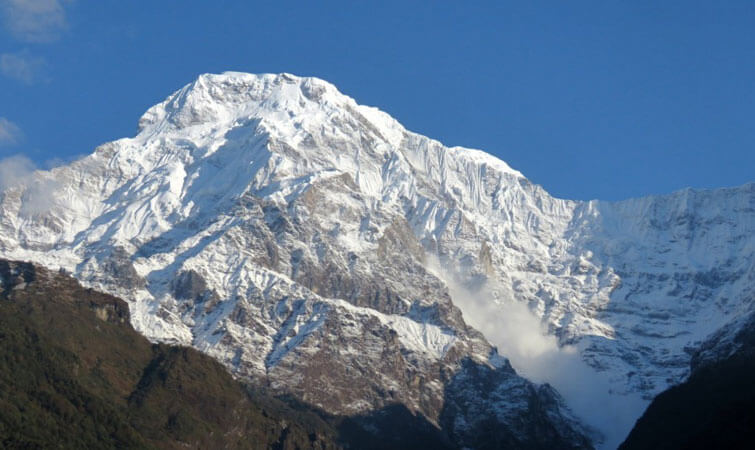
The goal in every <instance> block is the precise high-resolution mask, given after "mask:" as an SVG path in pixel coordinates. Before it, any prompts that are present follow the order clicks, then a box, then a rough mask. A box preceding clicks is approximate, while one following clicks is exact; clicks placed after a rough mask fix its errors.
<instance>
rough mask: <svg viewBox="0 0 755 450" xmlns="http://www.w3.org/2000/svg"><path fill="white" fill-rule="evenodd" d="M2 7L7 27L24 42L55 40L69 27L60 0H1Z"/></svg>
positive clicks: (0, 5)
mask: <svg viewBox="0 0 755 450" xmlns="http://www.w3.org/2000/svg"><path fill="white" fill-rule="evenodd" d="M0 9H1V10H2V14H3V23H4V25H5V27H6V29H7V30H8V31H9V32H10V34H11V35H12V36H13V37H15V38H16V39H18V40H20V41H23V42H33V43H49V42H54V41H57V40H58V39H60V37H61V35H62V34H63V32H64V31H65V30H66V29H67V28H68V21H67V20H66V12H65V9H64V8H63V4H62V3H61V2H60V1H59V0H0Z"/></svg>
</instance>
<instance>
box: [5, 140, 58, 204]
mask: <svg viewBox="0 0 755 450" xmlns="http://www.w3.org/2000/svg"><path fill="white" fill-rule="evenodd" d="M58 187H59V185H58V183H56V182H55V181H54V180H52V179H50V178H47V177H44V176H40V172H38V171H37V167H36V165H35V164H34V162H33V161H32V160H30V159H29V158H27V157H26V156H23V155H15V156H10V157H8V158H5V159H2V160H0V194H2V193H3V192H5V191H6V190H9V189H12V190H16V189H17V191H16V192H17V193H18V195H20V199H21V208H20V209H19V215H21V216H22V217H31V216H35V215H38V214H44V213H46V212H47V211H49V210H50V208H51V207H52V206H53V204H54V193H55V191H56V190H57V189H58Z"/></svg>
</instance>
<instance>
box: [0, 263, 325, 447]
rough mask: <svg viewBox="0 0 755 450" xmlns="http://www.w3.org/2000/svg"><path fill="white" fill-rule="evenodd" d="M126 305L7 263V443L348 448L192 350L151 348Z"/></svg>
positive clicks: (1, 307)
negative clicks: (133, 324)
mask: <svg viewBox="0 0 755 450" xmlns="http://www.w3.org/2000/svg"><path fill="white" fill-rule="evenodd" d="M128 319H129V315H128V307H127V305H126V303H125V302H123V301H122V300H120V299H117V298H115V297H111V296H109V295H105V294H101V293H98V292H96V291H92V290H89V289H84V288H82V287H81V286H80V285H79V284H78V283H77V282H76V281H75V280H73V279H71V278H70V277H68V276H65V275H62V274H59V273H52V272H49V271H47V270H45V269H43V268H40V267H36V266H34V265H32V264H28V263H16V262H12V261H5V260H0V392H1V393H2V395H0V446H2V447H3V448H52V447H55V448H221V447H222V448H271V449H272V448H281V449H282V448H320V449H326V448H340V446H339V445H338V444H337V443H336V440H337V438H338V436H337V432H336V431H335V430H334V429H333V428H332V427H331V426H330V425H328V424H327V423H326V422H324V421H323V420H322V419H320V418H319V416H317V415H316V414H314V413H312V412H309V413H307V412H304V411H294V410H293V409H291V408H288V407H286V406H284V405H283V404H282V403H281V402H279V401H277V400H275V399H273V398H269V397H266V396H265V395H264V394H259V393H256V394H254V395H253V396H250V395H249V394H248V393H247V391H246V390H245V388H244V387H243V386H241V385H240V384H239V383H238V382H236V381H235V380H234V379H233V378H232V377H231V376H230V374H229V373H228V372H227V371H226V370H225V368H224V367H223V366H221V365H220V364H218V363H217V362H216V361H214V360H212V358H209V357H207V356H205V355H202V354H201V353H199V352H197V351H196V350H193V349H190V348H185V347H169V346H166V345H162V344H160V345H151V344H150V343H149V342H148V341H147V340H146V339H145V338H144V337H143V336H141V335H139V334H138V333H136V332H135V331H134V330H133V328H131V326H130V325H129V323H128Z"/></svg>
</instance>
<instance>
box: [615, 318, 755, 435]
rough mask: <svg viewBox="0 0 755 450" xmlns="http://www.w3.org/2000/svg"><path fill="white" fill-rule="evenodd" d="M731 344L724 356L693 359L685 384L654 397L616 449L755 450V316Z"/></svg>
mask: <svg viewBox="0 0 755 450" xmlns="http://www.w3.org/2000/svg"><path fill="white" fill-rule="evenodd" d="M733 341H734V342H733V344H734V345H736V346H738V348H737V349H736V350H735V351H734V352H733V354H730V355H729V356H727V357H723V358H717V359H714V360H712V361H701V360H700V353H698V354H697V355H695V357H693V364H692V368H693V370H692V374H691V375H690V377H689V379H687V381H685V382H684V383H682V384H680V385H677V386H674V387H672V388H670V389H668V390H666V391H664V392H662V393H661V394H660V395H658V396H657V397H656V398H655V399H654V400H653V402H652V403H651V404H650V406H649V407H648V409H647V410H646V411H645V413H644V414H643V415H642V417H640V419H639V420H638V421H637V424H636V425H635V427H634V428H633V429H632V431H631V432H630V433H629V436H628V437H627V439H626V440H625V441H624V443H623V444H621V446H620V447H619V448H620V449H622V450H633V449H701V450H702V449H715V448H721V449H724V448H725V449H751V448H755V384H753V380H755V316H753V317H751V318H750V320H749V323H748V324H746V325H745V327H744V328H743V329H742V331H740V332H739V333H738V334H737V336H736V337H735V338H734V339H733ZM703 350H705V346H704V348H703Z"/></svg>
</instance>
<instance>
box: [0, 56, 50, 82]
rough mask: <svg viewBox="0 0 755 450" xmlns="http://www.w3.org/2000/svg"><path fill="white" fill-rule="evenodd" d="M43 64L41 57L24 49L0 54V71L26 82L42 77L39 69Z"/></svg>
mask: <svg viewBox="0 0 755 450" xmlns="http://www.w3.org/2000/svg"><path fill="white" fill-rule="evenodd" d="M44 66H45V61H44V60H43V59H42V58H38V57H35V56H32V55H30V54H29V53H28V52H25V51H24V52H21V53H3V54H2V55H0V73H2V74H3V75H5V76H6V77H9V78H14V79H16V80H19V81H22V82H24V83H26V84H33V83H34V82H35V81H39V80H40V79H41V78H42V76H41V70H42V68H44Z"/></svg>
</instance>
